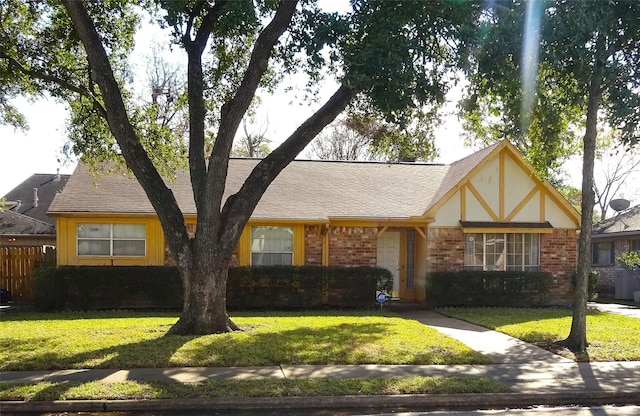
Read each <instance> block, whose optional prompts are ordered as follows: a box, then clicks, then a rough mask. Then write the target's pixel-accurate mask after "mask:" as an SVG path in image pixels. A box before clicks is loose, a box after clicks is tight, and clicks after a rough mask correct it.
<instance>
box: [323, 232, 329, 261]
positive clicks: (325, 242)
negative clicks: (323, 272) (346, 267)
mask: <svg viewBox="0 0 640 416" xmlns="http://www.w3.org/2000/svg"><path fill="white" fill-rule="evenodd" d="M322 265H323V266H328V265H329V233H328V232H326V233H324V234H323V235H322Z"/></svg>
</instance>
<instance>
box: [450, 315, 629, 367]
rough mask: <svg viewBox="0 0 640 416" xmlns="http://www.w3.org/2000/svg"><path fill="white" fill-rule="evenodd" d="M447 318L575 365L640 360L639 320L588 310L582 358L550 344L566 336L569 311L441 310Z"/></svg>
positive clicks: (569, 320) (569, 316)
mask: <svg viewBox="0 0 640 416" xmlns="http://www.w3.org/2000/svg"><path fill="white" fill-rule="evenodd" d="M438 312H441V313H443V314H445V315H447V316H451V317H453V318H458V319H462V320H465V321H467V322H471V323H474V324H478V325H482V326H484V327H486V328H491V329H495V330H497V331H500V332H503V333H505V334H507V335H511V336H512V337H515V338H519V339H521V340H523V341H526V342H529V343H532V344H535V345H538V346H540V347H542V348H545V349H548V350H551V351H553V352H555V353H557V354H560V355H563V356H565V357H568V358H571V359H575V360H576V361H638V360H640V343H639V342H638V334H640V319H638V318H630V317H626V316H621V315H615V314H611V313H605V312H599V311H595V310H590V311H589V313H588V315H587V341H588V342H589V347H588V351H587V354H586V355H580V356H576V355H575V354H573V353H572V352H570V351H569V350H567V349H566V348H562V347H559V346H558V345H556V344H554V342H556V341H560V340H563V339H565V338H566V337H567V335H569V330H570V329H571V315H572V311H571V310H570V309H556V308H441V309H439V310H438Z"/></svg>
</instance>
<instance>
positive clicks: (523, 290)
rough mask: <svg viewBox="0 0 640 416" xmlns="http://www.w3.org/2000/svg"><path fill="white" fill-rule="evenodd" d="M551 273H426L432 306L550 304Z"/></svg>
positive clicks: (428, 295) (429, 301)
mask: <svg viewBox="0 0 640 416" xmlns="http://www.w3.org/2000/svg"><path fill="white" fill-rule="evenodd" d="M550 288H551V275H550V274H549V273H544V272H521V271H517V272H516V271H489V272H481V271H470V270H462V271H450V272H434V273H428V274H427V284H426V290H427V303H428V304H429V305H430V306H433V307H436V306H538V305H543V304H546V303H547V300H548V295H549V291H550Z"/></svg>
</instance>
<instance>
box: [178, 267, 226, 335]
mask: <svg viewBox="0 0 640 416" xmlns="http://www.w3.org/2000/svg"><path fill="white" fill-rule="evenodd" d="M228 273H229V259H227V258H223V257H220V256H214V257H211V258H210V260H209V261H208V262H203V261H200V260H199V259H197V258H196V259H194V261H193V262H192V264H191V266H188V267H181V268H180V274H181V277H182V282H183V285H184V291H183V294H184V303H183V307H182V313H181V315H180V319H179V320H178V322H176V324H175V325H174V326H173V327H171V329H170V330H169V332H168V333H167V335H187V334H189V335H205V334H217V333H223V332H230V331H233V330H237V329H238V327H237V326H236V325H235V324H234V323H233V322H232V321H231V319H229V316H228V315H227V276H228Z"/></svg>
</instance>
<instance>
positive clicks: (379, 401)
mask: <svg viewBox="0 0 640 416" xmlns="http://www.w3.org/2000/svg"><path fill="white" fill-rule="evenodd" d="M0 404H1V407H2V411H3V412H4V413H36V412H136V411H164V412H172V411H176V412H178V411H197V410H207V411H214V410H215V411H225V410H227V411H236V412H238V411H251V410H254V411H255V410H269V411H277V410H306V411H313V410H322V409H325V410H326V409H342V410H349V409H352V410H356V409H375V411H378V412H379V411H384V410H398V409H404V410H408V409H413V410H420V411H433V410H469V409H496V408H506V407H512V408H513V407H518V408H522V407H528V406H567V405H583V406H599V405H619V406H623V405H640V395H639V394H638V392H622V393H619V392H584V391H579V392H562V393H495V394H407V395H388V396H387V395H376V396H316V397H299V396H296V397H245V398H219V399H150V400H58V401H2V402H0Z"/></svg>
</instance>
